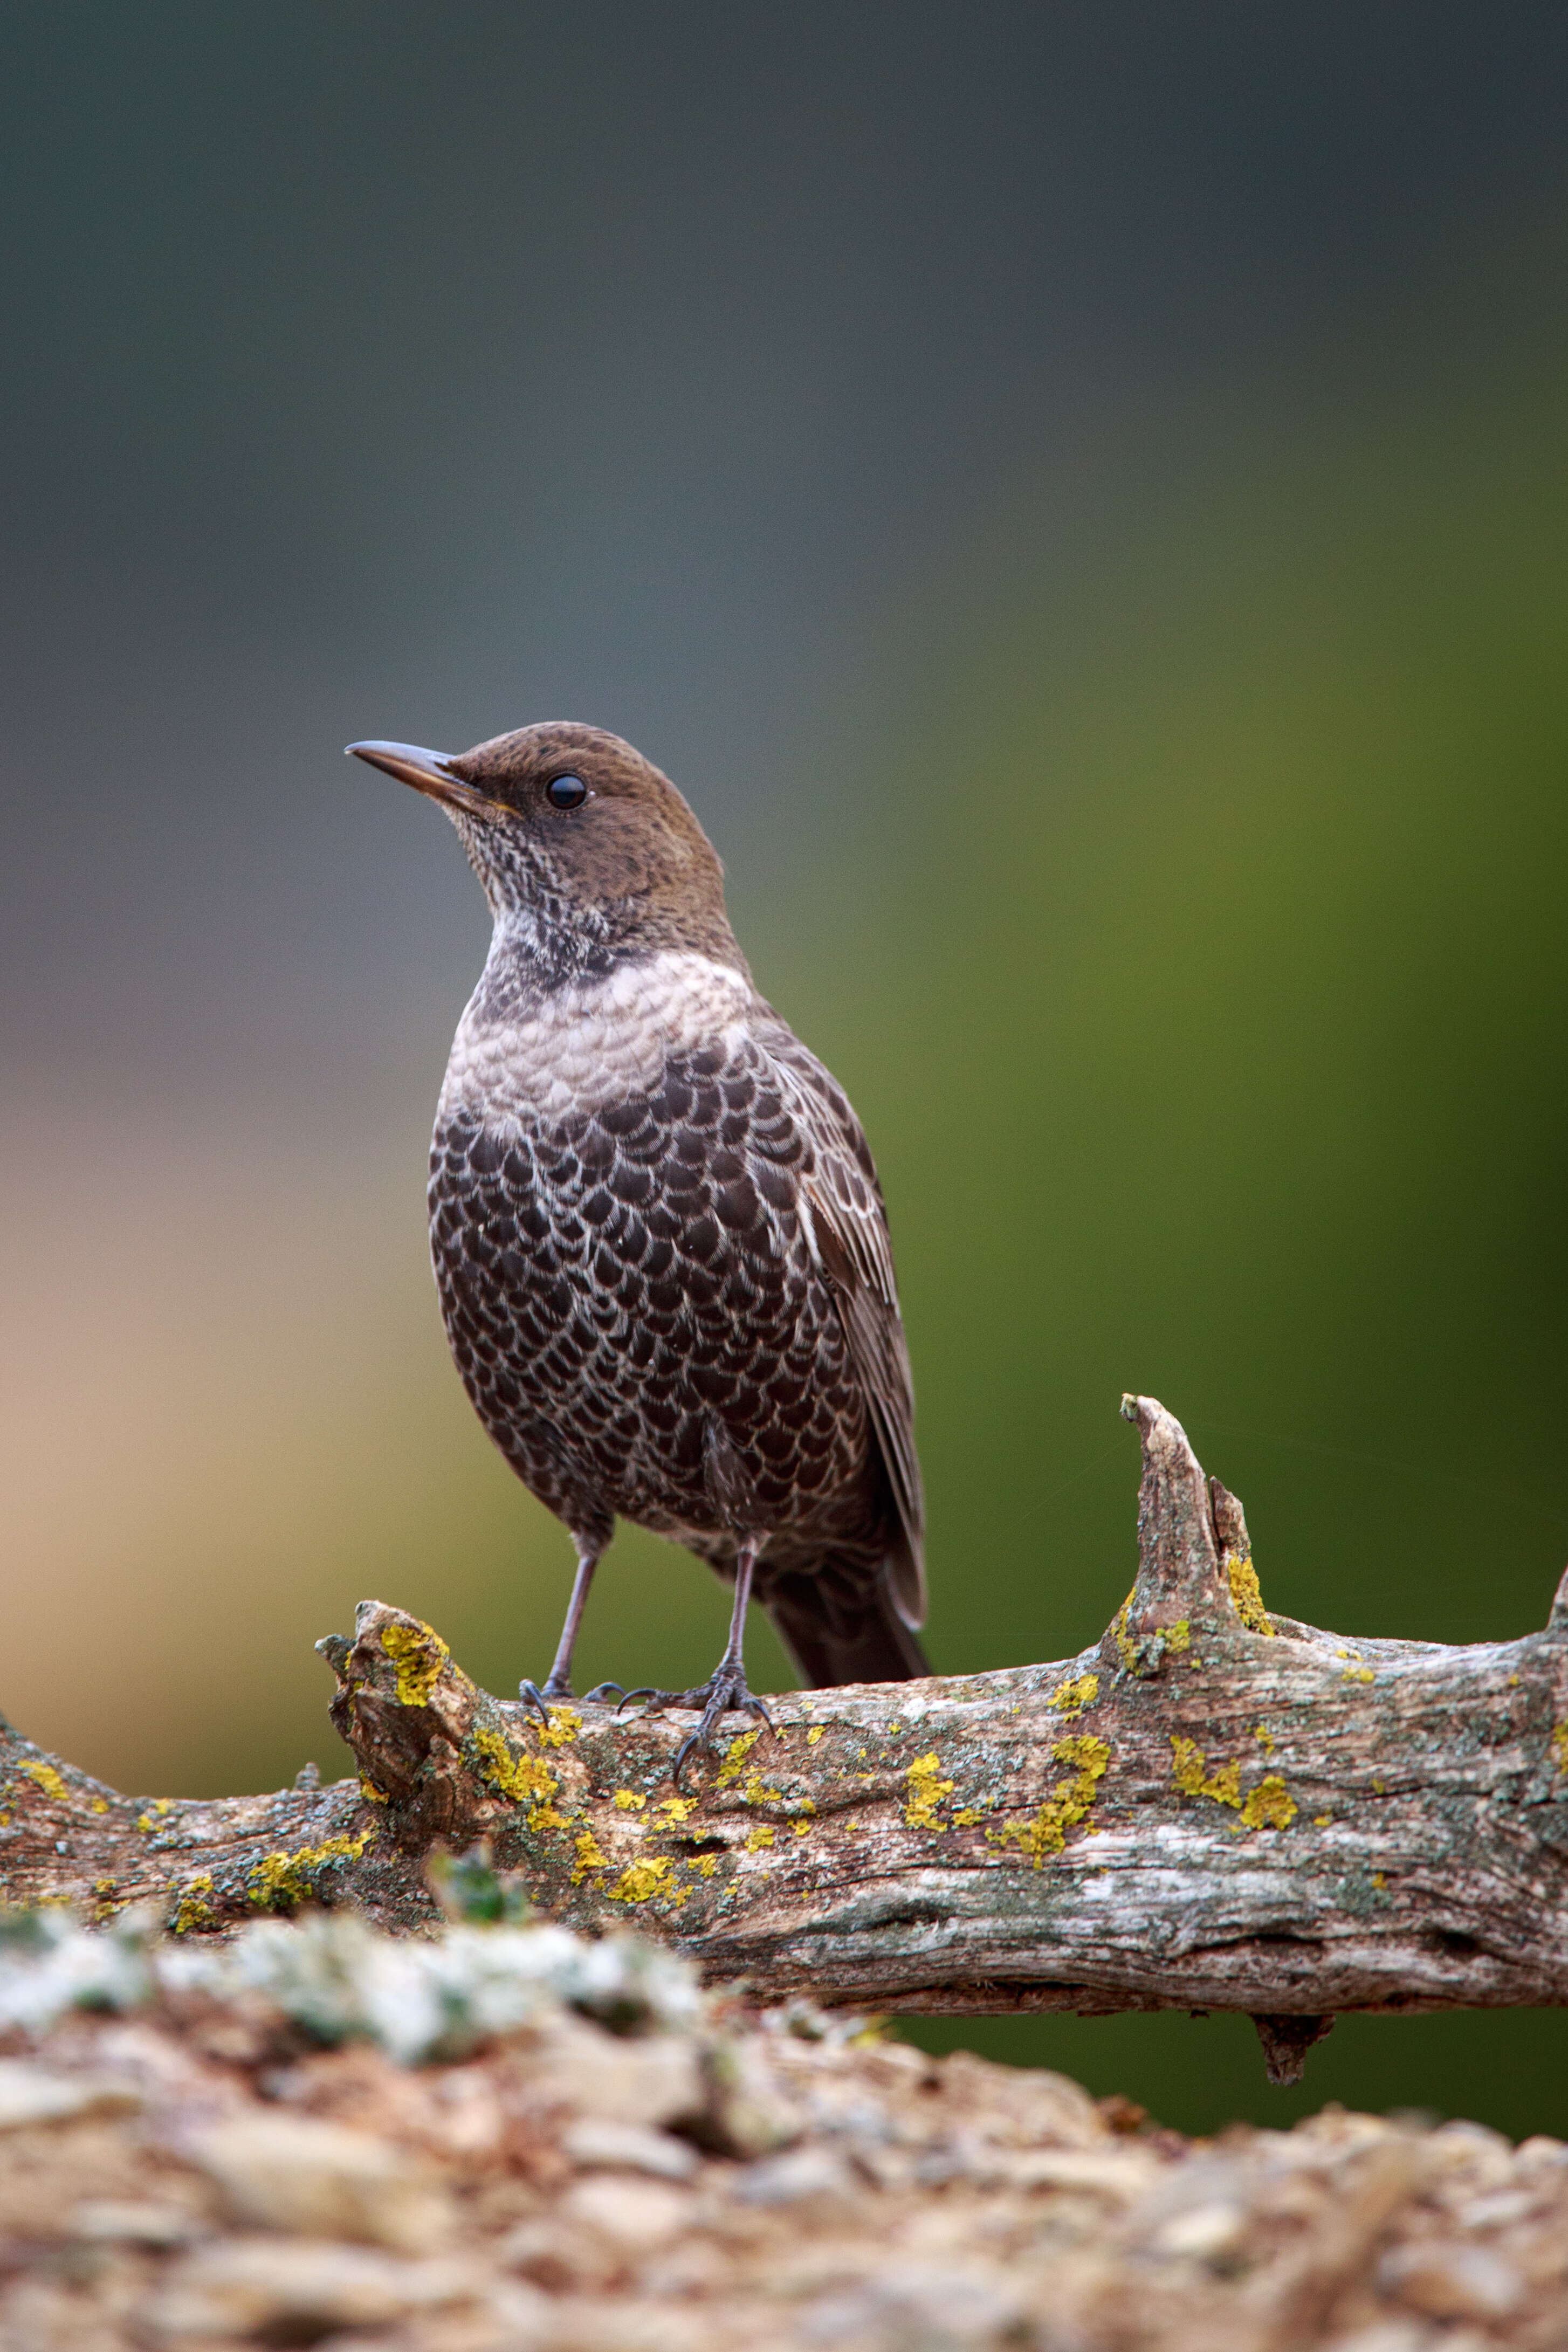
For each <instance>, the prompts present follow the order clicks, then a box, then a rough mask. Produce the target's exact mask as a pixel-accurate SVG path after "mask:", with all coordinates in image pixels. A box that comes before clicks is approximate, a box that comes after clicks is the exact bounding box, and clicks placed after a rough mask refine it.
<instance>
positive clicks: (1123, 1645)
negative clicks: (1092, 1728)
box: [1013, 1587, 1138, 1714]
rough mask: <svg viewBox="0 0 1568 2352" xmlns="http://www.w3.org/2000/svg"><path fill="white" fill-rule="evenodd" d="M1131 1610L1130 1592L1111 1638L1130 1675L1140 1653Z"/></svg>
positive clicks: (1116, 1615)
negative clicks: (1130, 1625) (1129, 1627)
mask: <svg viewBox="0 0 1568 2352" xmlns="http://www.w3.org/2000/svg"><path fill="white" fill-rule="evenodd" d="M1134 1590H1136V1587H1134ZM1131 1608H1132V1594H1131V1592H1130V1593H1129V1594H1128V1596H1127V1598H1126V1600H1125V1601H1123V1602H1122V1604H1121V1608H1120V1609H1119V1610H1118V1611H1117V1612H1116V1614H1115V1616H1114V1617H1113V1618H1112V1619H1111V1621H1110V1638H1111V1640H1112V1641H1113V1642H1114V1643H1115V1644H1116V1647H1117V1650H1118V1652H1119V1653H1120V1654H1121V1664H1122V1665H1123V1667H1124V1668H1125V1670H1126V1672H1127V1673H1128V1674H1131V1672H1132V1671H1133V1669H1134V1667H1135V1666H1136V1665H1137V1664H1138V1653H1137V1651H1136V1649H1135V1648H1134V1647H1133V1645H1132V1642H1131V1638H1130V1636H1129V1634H1128V1631H1127V1620H1128V1616H1129V1614H1130V1613H1131ZM1013 1712H1014V1713H1015V1714H1016V1713H1017V1709H1016V1707H1015V1708H1014V1710H1013Z"/></svg>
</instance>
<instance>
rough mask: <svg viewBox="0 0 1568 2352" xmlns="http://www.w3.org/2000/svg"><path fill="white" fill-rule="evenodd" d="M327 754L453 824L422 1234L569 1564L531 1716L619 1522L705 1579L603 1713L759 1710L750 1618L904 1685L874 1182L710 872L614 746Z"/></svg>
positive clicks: (706, 1736)
mask: <svg viewBox="0 0 1568 2352" xmlns="http://www.w3.org/2000/svg"><path fill="white" fill-rule="evenodd" d="M347 748H348V751H349V753H350V754H351V755H352V756H353V757H354V758H356V759H359V760H363V761H368V762H369V763H370V764H371V765H372V766H373V767H375V768H379V769H381V770H383V771H384V772H386V773H387V774H388V775H391V776H394V777H396V778H398V779H400V780H401V781H402V782H405V783H406V784H410V785H412V786H413V787H414V789H415V790H416V792H418V793H423V794H425V795H426V798H428V799H430V800H432V801H434V802H435V803H437V805H438V806H439V807H440V808H441V809H442V810H444V811H445V813H446V814H447V816H448V817H449V818H450V819H451V822H452V824H454V825H455V826H456V828H457V832H458V837H459V839H460V841H461V843H462V845H463V848H464V849H465V850H466V852H467V854H468V861H469V863H470V865H471V866H472V867H473V869H474V872H475V874H476V876H477V877H478V878H479V884H480V886H481V887H482V888H483V891H484V894H485V897H486V898H487V900H488V901H489V911H490V916H491V920H492V932H491V940H490V947H489V954H488V956H487V958H486V961H485V966H484V970H483V972H482V974H481V976H480V978H479V983H478V985H477V987H476V988H475V990H474V992H473V994H472V996H471V997H470V999H469V1001H468V1005H467V1008H466V1009H465V1011H464V1013H463V1015H462V1018H461V1020H460V1021H459V1023H458V1030H457V1034H456V1036H455V1038H454V1040H453V1044H452V1050H451V1056H450V1059H449V1061H448V1063H447V1072H446V1077H445V1080H444V1083H443V1085H442V1088H441V1094H440V1099H439V1104H438V1108H437V1117H436V1126H435V1133H434V1136H433V1139H432V1143H431V1150H430V1170H429V1189H428V1209H429V1221H430V1247H431V1256H432V1261H433V1264H434V1267H435V1274H436V1282H437V1291H438V1294H439V1297H440V1304H441V1309H442V1314H443V1318H444V1320H445V1323H446V1328H447V1339H448V1341H449V1343H450V1346H451V1350H452V1354H453V1357H454V1359H455V1360H456V1363H457V1368H458V1372H459V1374H460V1375H461V1378H462V1381H463V1384H464V1386H465V1388H466V1389H467V1391H468V1397H469V1399H470V1401H471V1402H472V1404H473V1406H474V1409H475V1411H476V1412H477V1413H478V1414H479V1420H480V1421H481V1423H483V1425H484V1427H485V1428H486V1430H487V1431H488V1432H489V1435H490V1437H491V1438H492V1439H493V1440H494V1442H495V1444H496V1445H497V1446H498V1447H499V1448H500V1452H501V1454H503V1455H504V1457H505V1459H506V1460H507V1462H508V1463H509V1464H510V1466H511V1468H512V1469H513V1470H514V1471H515V1472H516V1474H517V1475H518V1476H519V1477H520V1478H521V1481H522V1483H523V1484H524V1486H527V1487H528V1488H529V1489H530V1490H531V1492H532V1493H533V1494H534V1495H535V1496H538V1498H539V1500H540V1501H541V1502H542V1503H544V1504H545V1505H546V1506H547V1507H549V1509H550V1510H552V1512H553V1513H554V1514H555V1515H556V1517H558V1518H559V1519H560V1520H561V1521H562V1522H563V1525H564V1527H565V1528H566V1530H567V1532H568V1533H569V1535H570V1536H571V1538H572V1542H573V1545H574V1550H575V1555H576V1572H575V1576H574V1581H573V1588H572V1595H571V1600H570V1602H569V1604H568V1607H567V1612H566V1618H565V1622H564V1625H563V1629H562V1633H561V1639H560V1643H559V1645H558V1647H557V1650H556V1654H555V1658H554V1663H553V1664H552V1667H551V1669H550V1672H549V1675H547V1677H546V1679H545V1681H544V1683H543V1685H542V1686H541V1685H538V1684H536V1683H534V1682H533V1681H532V1680H531V1679H530V1680H527V1681H525V1682H523V1683H522V1685H521V1696H522V1698H523V1699H525V1700H526V1701H528V1702H529V1703H530V1704H531V1705H532V1706H534V1707H535V1708H537V1709H538V1710H539V1711H540V1713H541V1714H542V1716H546V1717H547V1713H548V1708H549V1706H551V1705H553V1704H559V1703H561V1702H563V1701H565V1700H568V1699H570V1698H571V1697H572V1696H574V1692H573V1683H572V1657H573V1651H574V1645H575V1643H576V1639H577V1633H578V1629H579V1626H580V1624H581V1622H582V1618H583V1612H584V1605H585V1603H586V1601H587V1598H588V1592H589V1588H590V1586H591V1584H592V1582H593V1578H594V1572H595V1568H596V1567H597V1565H598V1562H599V1560H600V1559H601V1557H602V1556H603V1554H604V1552H605V1548H606V1546H607V1545H608V1543H609V1541H610V1539H611V1536H612V1534H613V1532H614V1529H615V1526H616V1520H617V1519H626V1520H629V1521H632V1522H633V1523H635V1524H636V1525H637V1526H639V1527H644V1528H652V1529H654V1530H655V1531H656V1532H658V1534H660V1535H662V1536H665V1537H668V1538H671V1539H673V1540H674V1541H675V1542H677V1543H679V1544H682V1545H684V1546H686V1547H687V1548H688V1549H689V1550H690V1551H692V1552H694V1553H695V1554H696V1555H697V1556H698V1557H699V1558H700V1559H703V1560H705V1561H706V1562H707V1563H708V1564H709V1566H710V1567H711V1568H712V1569H713V1570H716V1572H717V1573H718V1575H719V1576H720V1577H721V1579H722V1580H724V1581H725V1582H726V1583H727V1584H729V1585H731V1586H732V1588H733V1606H732V1611H731V1622H730V1633H729V1640H728V1642H727V1643H726V1646H725V1649H724V1654H723V1655H722V1657H721V1659H720V1661H719V1664H718V1665H717V1666H716V1667H715V1668H714V1670H713V1672H712V1674H711V1675H710V1676H709V1677H708V1679H707V1680H706V1681H705V1682H703V1683H701V1684H700V1685H694V1686H693V1687H692V1688H690V1689H688V1690H684V1691H666V1690H661V1689H658V1688H655V1687H653V1686H651V1685H643V1686H639V1687H638V1688H637V1689H634V1690H632V1691H630V1692H627V1691H626V1690H625V1688H624V1686H623V1685H619V1684H605V1685H599V1686H598V1687H597V1688H596V1689H595V1691H594V1692H591V1693H588V1694H586V1695H585V1696H586V1697H587V1698H589V1699H595V1700H597V1699H607V1698H608V1697H609V1696H611V1695H613V1694H619V1696H620V1703H621V1704H622V1705H623V1706H624V1705H626V1704H629V1703H630V1702H631V1701H633V1700H636V1701H640V1702H641V1703H642V1704H643V1706H644V1707H645V1708H646V1709H647V1710H649V1711H664V1710H667V1709H689V1710H690V1711H693V1712H695V1713H697V1714H698V1715H699V1717H700V1721H699V1723H698V1726H697V1727H696V1729H695V1730H694V1731H693V1732H692V1734H691V1735H690V1737H689V1738H687V1739H686V1740H685V1741H683V1743H682V1744H681V1747H680V1748H679V1752H678V1754H677V1757H676V1759H675V1763H674V1767H673V1771H674V1778H675V1781H676V1785H677V1787H679V1786H680V1785H681V1774H682V1771H683V1770H684V1769H685V1768H686V1766H687V1764H688V1763H689V1759H690V1758H691V1757H692V1756H694V1755H695V1754H697V1752H698V1751H699V1750H701V1749H706V1750H709V1751H711V1750H712V1749H713V1748H714V1745H715V1736H716V1734H717V1731H718V1729H719V1727H720V1725H721V1719H722V1717H724V1715H725V1714H727V1713H731V1712H733V1713H739V1714H741V1715H742V1716H745V1717H760V1718H761V1720H762V1722H763V1724H766V1725H767V1726H768V1727H770V1728H771V1727H772V1718H771V1716H770V1715H769V1712H768V1709H767V1707H766V1706H765V1704H764V1702H763V1700H761V1699H760V1698H758V1697H757V1696H756V1695H755V1694H754V1693H753V1692H752V1690H751V1689H750V1688H749V1686H748V1685H747V1681H746V1671H745V1664H744V1656H743V1636H744V1631H745V1622H746V1612H747V1609H748V1605H749V1603H750V1601H752V1599H753V1598H754V1599H755V1600H756V1601H758V1602H759V1603H760V1605H761V1606H762V1607H763V1609H764V1610H765V1611H766V1612H767V1613H768V1615H769V1616H770V1618H771V1619H772V1621H773V1625H774V1626H775V1628H776V1629H777V1631H778V1633H779V1634H780V1636H781V1637H782V1639H783V1642H784V1647H785V1649H786V1650H787V1651H788V1652H789V1654H790V1655H791V1657H792V1659H793V1661H794V1663H795V1667H796V1669H797V1671H798V1672H799V1674H800V1675H801V1677H802V1680H803V1682H805V1684H807V1685H812V1686H817V1687H821V1686H826V1685H838V1684H843V1683H847V1682H895V1681H897V1682H901V1681H907V1680H910V1679H913V1678H916V1677H919V1676H921V1675H927V1674H929V1672H930V1667H929V1666H928V1664H927V1662H926V1659H925V1656H924V1654H923V1652H922V1650H921V1644H920V1642H919V1640H918V1639H917V1634H918V1632H919V1629H920V1627H921V1624H922V1622H923V1621H924V1617H925V1607H926V1587H925V1570H924V1529H925V1515H924V1502H923V1496H922V1490H921V1471H920V1463H919V1458H918V1455H917V1454H916V1450H915V1439H914V1393H913V1386H912V1381H911V1376H910V1358H909V1350H908V1347H907V1345H906V1341H905V1336H904V1328H903V1323H902V1319H901V1316H900V1306H899V1293H898V1286H897V1281H896V1278H895V1274H894V1266H893V1256H892V1249H891V1244H890V1242H889V1231H888V1221H887V1214H886V1211H885V1208H884V1204H883V1199H882V1192H881V1188H880V1185H879V1181H878V1176H877V1171H876V1167H875V1164H874V1162H873V1160H872V1157H871V1153H870V1150H869V1149H868V1145H867V1142H866V1139H865V1136H864V1134H863V1133H862V1131H861V1128H860V1123H859V1121H858V1118H856V1116H855V1113H854V1110H853V1109H852V1108H851V1107H850V1104H849V1100H848V1097H847V1095H846V1094H845V1092H844V1090H843V1088H842V1087H840V1086H839V1085H838V1084H837V1080H836V1079H835V1078H834V1077H833V1076H831V1075H830V1073H829V1072H828V1071H827V1070H826V1067H825V1066H823V1064H822V1063H821V1062H820V1061H818V1060H817V1058H816V1055H814V1054H812V1053H811V1052H810V1051H809V1050H808V1049H807V1048H806V1046H805V1045H803V1044H802V1043H801V1041H800V1040H799V1038H797V1037H796V1036H795V1033H794V1031H793V1030H792V1029H791V1028H790V1026H789V1024H787V1022H786V1021H784V1018H783V1016H782V1015H781V1014H780V1013H776V1012H775V1011H774V1010H773V1006H772V1005H771V1004H769V1003H766V1001H765V1000H764V999H763V997H762V996H761V995H760V994H759V993H758V992H757V989H756V987H755V986H754V984H753V982H752V975H751V971H750V969H749V967H748V965H747V963H746V960H745V958H744V956H743V955H742V952H741V949H740V947H739V945H738V943H737V941H736V939H735V935H734V932H733V931H732V929H731V926H730V920H729V917H728V915H727V913H726V910H725V903H724V879H723V867H722V866H721V863H720V860H719V857H718V855H717V853H716V852H715V850H714V848H713V846H712V844H711V843H710V840H709V838H708V835H706V833H705V832H704V831H703V829H702V826H701V824H700V823H699V821H698V819H697V817H696V815H695V814H693V812H692V810H691V808H690V807H689V804H688V803H687V802H686V800H685V799H684V797H683V796H682V794H681V793H679V791H678V790H677V788H676V786H675V785H674V784H673V783H671V782H670V781H669V779H668V776H666V775H665V774H663V772H661V771H660V770H659V769H658V768H657V767H655V766H654V764H653V762H652V761H650V760H648V759H646V758H645V757H644V756H643V754H642V753H641V752H640V751H636V750H635V749H634V748H633V746H632V745H631V744H630V743H627V742H626V741H624V740H622V739H621V738H620V737H619V736H616V735H613V734H610V733H608V732H606V731H605V730H603V729H600V728H596V727H590V726H584V725H581V724H578V723H576V722H564V721H546V722H542V723H539V724H535V725H532V726H528V727H522V728H518V729H516V730H512V731H511V732H510V733H508V734H504V735H498V736H495V737H493V738H492V739H490V740H488V741H486V742H482V743H479V744H476V745H475V746H474V747H473V749H472V750H471V751H463V752H459V753H457V754H449V753H446V752H440V751H426V750H425V749H423V748H421V747H420V746H418V745H416V744H409V743H398V742H390V741H382V740H371V741H364V742H359V743H351V744H350V745H349V746H348V747H347Z"/></svg>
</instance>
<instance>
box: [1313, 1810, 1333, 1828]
mask: <svg viewBox="0 0 1568 2352" xmlns="http://www.w3.org/2000/svg"><path fill="white" fill-rule="evenodd" d="M1333 1818H1334V1817H1333V1815H1332V1813H1314V1814H1313V1815H1312V1827H1313V1828H1314V1829H1315V1830H1326V1829H1327V1828H1328V1826H1329V1823H1330V1822H1331V1821H1332V1820H1333Z"/></svg>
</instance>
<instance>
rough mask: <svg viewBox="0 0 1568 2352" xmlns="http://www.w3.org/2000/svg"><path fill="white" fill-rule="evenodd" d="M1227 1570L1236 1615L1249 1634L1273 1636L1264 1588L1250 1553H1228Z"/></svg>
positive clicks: (1226, 1558)
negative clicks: (1264, 1603)
mask: <svg viewBox="0 0 1568 2352" xmlns="http://www.w3.org/2000/svg"><path fill="white" fill-rule="evenodd" d="M1225 1570H1226V1576H1227V1577H1228V1578H1229V1580H1230V1597H1231V1599H1232V1601H1235V1603H1236V1613H1237V1616H1238V1617H1239V1618H1240V1620H1241V1622H1242V1623H1243V1624H1244V1625H1245V1626H1246V1628H1247V1632H1248V1633H1269V1634H1271V1633H1273V1632H1274V1626H1273V1623H1272V1622H1271V1620H1270V1618H1269V1615H1268V1610H1267V1609H1265V1607H1264V1606H1263V1588H1262V1586H1261V1585H1260V1584H1259V1583H1258V1570H1256V1569H1255V1568H1254V1567H1253V1565H1252V1554H1251V1553H1250V1552H1249V1551H1248V1552H1237V1551H1227V1552H1226V1556H1225Z"/></svg>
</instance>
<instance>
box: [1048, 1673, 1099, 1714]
mask: <svg viewBox="0 0 1568 2352" xmlns="http://www.w3.org/2000/svg"><path fill="white" fill-rule="evenodd" d="M1099 1696H1100V1676H1099V1675H1075V1676H1074V1677H1073V1680H1072V1681H1071V1682H1070V1683H1063V1685H1061V1688H1060V1689H1059V1690H1054V1691H1053V1692H1052V1693H1051V1695H1050V1696H1049V1698H1048V1699H1047V1701H1046V1705H1047V1706H1054V1707H1055V1708H1057V1710H1058V1713H1060V1714H1062V1715H1081V1714H1082V1712H1083V1710H1084V1708H1085V1707H1086V1706H1093V1705H1094V1702H1095V1700H1096V1699H1097V1698H1098V1697H1099Z"/></svg>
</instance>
